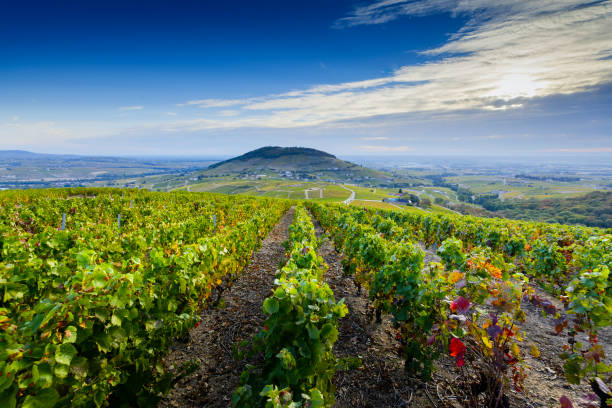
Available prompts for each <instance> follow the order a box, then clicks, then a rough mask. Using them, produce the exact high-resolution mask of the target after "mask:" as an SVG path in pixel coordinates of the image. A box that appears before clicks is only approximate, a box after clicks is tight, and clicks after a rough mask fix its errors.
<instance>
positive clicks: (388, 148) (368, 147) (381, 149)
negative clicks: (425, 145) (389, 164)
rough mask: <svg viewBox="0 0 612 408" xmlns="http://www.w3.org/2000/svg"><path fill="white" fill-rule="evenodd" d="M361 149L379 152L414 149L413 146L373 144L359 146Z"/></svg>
mask: <svg viewBox="0 0 612 408" xmlns="http://www.w3.org/2000/svg"><path fill="white" fill-rule="evenodd" d="M359 150H363V151H366V152H378V153H384V152H409V151H411V150H414V149H413V148H412V147H411V146H371V145H365V146H359Z"/></svg>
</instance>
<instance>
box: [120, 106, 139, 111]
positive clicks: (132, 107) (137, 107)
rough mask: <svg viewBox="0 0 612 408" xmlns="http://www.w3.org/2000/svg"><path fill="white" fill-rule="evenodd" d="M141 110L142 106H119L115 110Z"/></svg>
mask: <svg viewBox="0 0 612 408" xmlns="http://www.w3.org/2000/svg"><path fill="white" fill-rule="evenodd" d="M142 109H144V106H141V105H137V106H120V107H119V108H117V110H119V111H121V112H127V111H137V110H142Z"/></svg>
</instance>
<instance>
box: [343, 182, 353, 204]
mask: <svg viewBox="0 0 612 408" xmlns="http://www.w3.org/2000/svg"><path fill="white" fill-rule="evenodd" d="M340 187H342V188H343V189H345V190H348V191H350V192H351V195H350V196H349V198H347V199H346V200H344V201H343V202H342V203H343V204H346V205H350V204H351V201H353V200H354V199H355V192H354V191H353V190H351V189H350V188H347V187H345V186H340Z"/></svg>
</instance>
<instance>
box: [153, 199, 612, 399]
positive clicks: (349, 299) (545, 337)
mask: <svg viewBox="0 0 612 408" xmlns="http://www.w3.org/2000/svg"><path fill="white" fill-rule="evenodd" d="M293 214H294V211H293V209H292V210H290V211H288V212H287V213H286V214H285V215H284V216H283V217H282V218H281V220H280V222H279V223H278V224H277V225H276V226H275V227H274V229H273V230H272V231H271V232H270V234H269V235H268V237H267V238H266V239H265V240H264V241H263V243H262V247H261V249H260V250H259V251H257V252H256V253H255V254H254V255H253V257H252V259H251V262H250V264H249V265H248V266H247V267H246V268H245V271H244V273H243V274H242V275H241V276H240V277H239V278H238V280H237V281H236V282H234V284H233V285H232V286H231V288H229V289H227V290H226V291H225V292H224V293H223V296H222V301H221V304H220V306H219V307H212V306H211V307H209V308H208V309H206V310H204V311H203V313H202V321H201V323H200V325H199V326H198V327H197V328H194V329H192V330H191V332H190V334H189V341H188V342H186V343H180V342H177V343H176V344H175V346H174V347H173V349H172V351H171V352H170V353H169V355H168V356H167V358H166V367H167V368H168V369H170V370H171V371H174V370H177V369H178V367H180V366H181V365H182V364H183V363H185V362H187V361H189V360H191V359H195V360H196V361H197V362H198V363H199V369H198V370H197V371H195V372H194V373H193V374H191V375H190V376H188V377H186V378H184V379H182V380H181V381H180V382H178V383H177V384H176V386H175V387H174V388H173V389H172V391H171V392H170V393H169V394H168V395H167V396H166V397H165V398H164V399H163V400H162V401H161V402H160V404H159V407H162V408H166V407H215V408H216V407H224V408H225V407H231V395H232V393H233V391H234V390H235V389H236V387H237V386H238V385H239V378H240V374H241V372H242V370H243V369H244V367H245V365H246V364H247V363H249V364H255V365H260V364H261V361H258V360H257V359H261V356H255V357H252V358H249V359H248V360H245V359H239V360H236V359H234V348H235V347H236V346H237V345H238V344H239V343H240V342H242V341H249V340H250V339H251V337H252V336H253V335H255V334H257V333H258V332H259V330H261V328H262V327H263V322H264V320H265V316H264V313H263V311H262V304H263V301H264V299H265V298H266V297H267V296H269V295H270V293H271V289H272V288H273V285H274V279H275V274H276V272H277V270H278V267H279V265H280V263H281V262H282V261H284V260H285V250H284V248H283V247H282V243H283V242H284V241H285V240H287V238H288V227H289V225H290V224H291V223H292V221H293ZM313 222H314V224H315V228H316V231H317V235H318V236H319V237H322V236H323V230H322V228H321V227H320V225H319V223H318V222H317V221H316V219H315V218H314V217H313ZM423 249H424V250H425V251H426V262H430V261H438V260H439V259H438V258H437V256H436V255H435V254H434V253H433V249H425V248H423ZM319 254H320V255H321V256H322V257H323V258H324V259H325V262H326V263H327V265H328V267H329V269H328V271H327V273H326V275H325V281H326V282H327V283H328V284H329V285H330V287H331V288H332V290H333V291H334V295H335V297H336V299H337V300H340V299H344V302H345V303H346V305H347V306H348V309H349V313H348V315H347V316H346V317H344V318H343V319H341V321H340V327H339V337H338V341H337V342H336V344H335V346H334V353H335V354H336V356H338V357H339V358H340V359H345V358H351V359H355V358H357V359H360V361H361V364H360V365H359V367H358V368H353V369H347V370H339V371H338V372H337V373H336V376H335V377H334V384H335V386H336V405H335V406H336V407H339V408H349V407H350V408H357V407H367V408H374V407H436V408H442V407H461V406H462V404H461V403H460V402H459V400H458V395H459V394H461V390H460V389H457V387H459V385H458V383H457V378H458V377H459V373H460V372H459V371H458V369H457V368H456V367H455V362H454V359H452V358H451V357H448V356H442V358H440V359H439V360H438V361H437V362H436V372H435V373H434V376H433V379H432V380H431V381H429V382H428V383H423V382H422V381H420V380H419V379H417V378H412V377H410V376H409V375H408V374H407V373H406V372H405V371H404V359H403V356H402V355H401V351H400V350H401V344H400V342H399V340H398V338H397V330H396V329H394V327H393V323H392V320H391V317H390V316H384V317H383V320H382V323H376V322H375V318H374V310H373V308H372V307H371V305H370V302H369V300H368V296H367V291H366V290H363V291H362V293H358V290H357V287H356V285H355V284H354V282H353V278H352V277H349V276H345V275H344V273H343V270H342V264H341V259H342V256H341V255H340V254H338V253H337V252H336V250H335V249H334V247H333V245H332V243H331V242H330V241H328V240H324V242H323V244H322V245H321V247H320V248H319ZM536 293H537V294H538V295H539V296H540V297H541V298H544V299H547V300H550V301H551V302H553V304H555V305H556V306H557V307H560V305H559V302H558V301H556V300H555V299H554V298H552V296H550V295H548V294H546V293H545V292H544V291H542V290H541V289H538V288H536ZM523 308H524V310H525V312H526V315H527V319H526V321H525V322H524V323H522V324H521V329H522V330H523V331H524V332H525V339H526V340H525V343H524V346H525V347H523V349H524V350H528V348H529V346H530V345H531V344H535V345H536V346H537V347H538V348H539V350H540V352H541V356H540V357H539V358H534V357H532V356H531V355H527V356H526V362H527V364H528V365H529V373H528V374H529V375H528V377H527V380H526V381H525V387H526V389H527V394H526V395H525V394H520V393H517V392H514V391H510V392H509V393H508V397H509V399H510V405H511V407H512V408H519V407H520V408H523V407H558V406H559V405H560V404H559V398H560V396H561V395H567V396H568V397H570V399H572V401H573V402H574V404H575V406H578V403H579V401H580V399H581V398H582V397H583V396H584V395H585V394H586V393H587V392H589V391H590V388H589V387H588V385H587V384H583V385H581V386H573V385H568V384H567V382H566V381H565V379H564V377H563V368H562V361H561V360H560V358H559V357H558V353H559V352H560V350H561V348H562V347H563V344H565V341H566V340H565V338H564V337H563V336H558V335H556V334H555V333H554V331H553V326H554V325H553V323H552V317H545V316H543V315H542V313H541V310H540V309H539V308H537V307H535V306H533V305H531V304H524V305H523ZM600 342H601V344H602V345H603V346H604V350H605V352H606V356H608V358H607V360H608V363H609V359H610V357H609V356H611V355H612V350H611V348H612V336H611V335H610V330H607V331H605V332H604V333H602V334H601V335H600Z"/></svg>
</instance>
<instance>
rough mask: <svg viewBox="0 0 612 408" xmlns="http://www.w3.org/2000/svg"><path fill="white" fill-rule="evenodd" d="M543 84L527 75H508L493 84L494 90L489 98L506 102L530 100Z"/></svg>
mask: <svg viewBox="0 0 612 408" xmlns="http://www.w3.org/2000/svg"><path fill="white" fill-rule="evenodd" d="M542 88H544V84H543V83H541V82H538V81H536V80H534V79H533V78H532V77H531V76H530V75H529V74H509V75H505V76H503V77H502V79H501V80H500V81H499V82H497V83H496V84H495V89H494V90H493V91H492V92H491V94H490V95H489V96H493V97H497V98H500V99H504V100H508V99H514V98H520V97H523V98H531V97H533V96H536V94H537V91H538V90H540V89H542Z"/></svg>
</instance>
